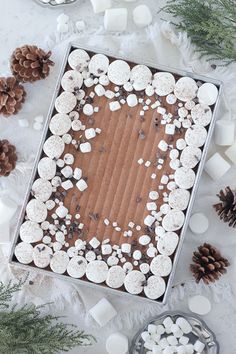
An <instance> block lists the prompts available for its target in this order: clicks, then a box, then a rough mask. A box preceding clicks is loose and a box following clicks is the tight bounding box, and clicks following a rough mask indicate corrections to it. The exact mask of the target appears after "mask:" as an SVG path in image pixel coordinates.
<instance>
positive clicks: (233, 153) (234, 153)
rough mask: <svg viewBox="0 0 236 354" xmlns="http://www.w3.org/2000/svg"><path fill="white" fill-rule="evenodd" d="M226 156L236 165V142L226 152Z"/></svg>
mask: <svg viewBox="0 0 236 354" xmlns="http://www.w3.org/2000/svg"><path fill="white" fill-rule="evenodd" d="M225 155H226V156H227V157H228V158H229V159H230V160H231V161H232V162H233V163H234V164H236V142H235V143H234V144H233V145H232V146H230V147H229V148H228V149H227V150H226V151H225Z"/></svg>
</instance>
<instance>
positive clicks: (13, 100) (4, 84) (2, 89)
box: [0, 76, 26, 117]
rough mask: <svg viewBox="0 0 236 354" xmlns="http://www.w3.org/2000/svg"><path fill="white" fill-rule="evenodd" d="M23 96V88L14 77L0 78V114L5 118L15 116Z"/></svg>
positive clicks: (23, 99)
mask: <svg viewBox="0 0 236 354" xmlns="http://www.w3.org/2000/svg"><path fill="white" fill-rule="evenodd" d="M25 96H26V92H25V89H24V87H23V86H22V85H21V84H19V82H17V81H16V78H15V77H13V76H11V77H0V114H3V115H4V116H6V117H7V116H10V115H12V114H16V113H17V112H18V111H19V110H20V109H21V106H22V103H23V102H24V101H25Z"/></svg>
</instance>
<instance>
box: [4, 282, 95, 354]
mask: <svg viewBox="0 0 236 354" xmlns="http://www.w3.org/2000/svg"><path fill="white" fill-rule="evenodd" d="M25 281H26V280H20V281H19V282H18V283H16V284H14V283H12V282H11V281H10V282H9V283H8V284H7V285H4V284H3V283H0V303H1V307H2V310H0V354H6V353H7V354H56V353H60V352H68V351H69V350H71V349H72V348H74V347H76V346H88V345H92V344H93V343H94V342H95V338H94V337H93V336H91V335H88V334H86V333H84V332H83V331H80V330H78V329H77V327H76V326H74V325H71V324H66V323H64V322H60V320H61V317H58V316H53V315H50V314H46V313H45V311H44V310H45V308H46V306H47V305H43V306H35V305H24V306H22V307H19V308H18V306H16V305H13V306H10V304H9V303H10V302H11V300H12V296H13V294H14V293H15V292H16V291H19V290H20V288H21V286H22V285H23V284H24V282H25Z"/></svg>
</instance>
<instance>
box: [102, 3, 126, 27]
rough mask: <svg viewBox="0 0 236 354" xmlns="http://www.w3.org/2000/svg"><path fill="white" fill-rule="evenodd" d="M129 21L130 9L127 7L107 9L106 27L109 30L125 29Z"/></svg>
mask: <svg viewBox="0 0 236 354" xmlns="http://www.w3.org/2000/svg"><path fill="white" fill-rule="evenodd" d="M127 22H128V11H127V9H125V8H118V9H108V10H106V11H105V16H104V27H105V29H106V30H107V31H119V32H122V31H125V30H126V28H127Z"/></svg>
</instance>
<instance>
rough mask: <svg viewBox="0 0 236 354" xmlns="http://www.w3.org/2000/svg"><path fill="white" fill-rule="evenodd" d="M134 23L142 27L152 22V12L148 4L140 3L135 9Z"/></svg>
mask: <svg viewBox="0 0 236 354" xmlns="http://www.w3.org/2000/svg"><path fill="white" fill-rule="evenodd" d="M133 20H134V23H135V24H136V25H137V26H138V27H140V28H142V27H146V26H149V25H150V24H151V23H152V13H151V11H150V9H149V7H148V6H147V5H139V6H137V7H136V8H135V9H134V11H133Z"/></svg>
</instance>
